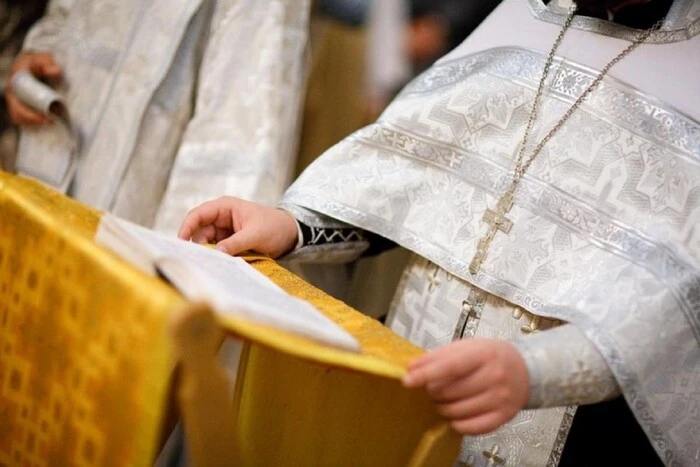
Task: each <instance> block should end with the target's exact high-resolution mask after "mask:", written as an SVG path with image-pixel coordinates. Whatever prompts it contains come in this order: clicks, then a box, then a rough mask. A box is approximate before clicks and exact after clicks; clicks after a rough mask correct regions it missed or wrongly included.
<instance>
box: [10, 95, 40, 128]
mask: <svg viewBox="0 0 700 467" xmlns="http://www.w3.org/2000/svg"><path fill="white" fill-rule="evenodd" d="M5 100H6V102H7V112H8V113H9V115H10V120H11V121H12V123H14V124H15V125H43V124H46V123H50V122H51V119H50V118H48V117H47V116H45V115H42V114H41V113H39V112H37V111H35V110H32V109H31V108H30V107H28V106H26V105H24V104H23V103H22V102H20V100H19V99H17V97H16V96H15V95H14V94H13V93H12V92H8V93H7V94H6V95H5Z"/></svg>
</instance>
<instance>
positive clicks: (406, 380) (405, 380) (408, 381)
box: [401, 373, 413, 386]
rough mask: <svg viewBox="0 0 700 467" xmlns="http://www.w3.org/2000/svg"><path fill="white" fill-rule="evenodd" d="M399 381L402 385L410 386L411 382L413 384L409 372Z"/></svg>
mask: <svg viewBox="0 0 700 467" xmlns="http://www.w3.org/2000/svg"><path fill="white" fill-rule="evenodd" d="M401 382H402V383H403V385H404V386H410V385H411V384H413V376H412V375H411V374H410V373H409V374H407V375H406V376H404V377H403V379H402V380H401Z"/></svg>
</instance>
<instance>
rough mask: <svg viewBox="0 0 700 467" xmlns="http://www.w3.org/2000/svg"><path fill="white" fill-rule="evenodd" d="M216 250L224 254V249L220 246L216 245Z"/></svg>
mask: <svg viewBox="0 0 700 467" xmlns="http://www.w3.org/2000/svg"><path fill="white" fill-rule="evenodd" d="M216 249H217V250H219V251H221V252H223V253H226V247H225V246H223V245H222V244H218V245H216Z"/></svg>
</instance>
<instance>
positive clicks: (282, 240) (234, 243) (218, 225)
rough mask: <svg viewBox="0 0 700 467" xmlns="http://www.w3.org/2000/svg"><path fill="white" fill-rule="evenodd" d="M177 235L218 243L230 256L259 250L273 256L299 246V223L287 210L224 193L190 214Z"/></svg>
mask: <svg viewBox="0 0 700 467" xmlns="http://www.w3.org/2000/svg"><path fill="white" fill-rule="evenodd" d="M178 237H180V238H181V239H183V240H192V241H193V242H197V243H216V248H217V249H218V250H221V251H223V252H225V253H228V254H230V255H237V254H239V253H242V252H244V251H248V250H250V251H256V252H258V253H262V254H264V255H268V256H270V257H272V258H277V257H279V256H282V255H283V254H285V253H287V252H289V251H290V250H291V249H292V248H294V246H295V245H296V242H297V238H298V232H297V224H296V221H295V220H294V217H292V215H291V214H289V213H288V212H286V211H283V210H281V209H274V208H269V207H266V206H262V205H260V204H256V203H251V202H250V201H244V200H242V199H238V198H231V197H228V196H224V197H222V198H218V199H215V200H213V201H208V202H206V203H204V204H202V205H200V206H198V207H196V208H194V209H193V210H192V211H190V212H189V213H188V214H187V217H186V218H185V220H184V222H183V223H182V226H181V227H180V232H179V233H178Z"/></svg>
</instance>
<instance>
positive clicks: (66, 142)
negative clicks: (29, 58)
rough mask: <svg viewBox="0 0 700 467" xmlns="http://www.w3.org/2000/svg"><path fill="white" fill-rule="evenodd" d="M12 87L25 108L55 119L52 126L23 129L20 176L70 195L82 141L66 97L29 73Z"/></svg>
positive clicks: (15, 78) (18, 76)
mask: <svg viewBox="0 0 700 467" xmlns="http://www.w3.org/2000/svg"><path fill="white" fill-rule="evenodd" d="M10 86H12V92H14V94H15V96H17V98H18V99H19V100H20V101H22V102H23V103H24V104H25V105H27V106H29V107H31V108H32V109H34V110H36V111H37V112H40V113H42V114H43V115H46V116H48V117H50V118H51V119H52V120H53V123H52V124H48V125H34V126H32V125H29V126H25V127H23V128H22V134H21V136H20V141H19V150H18V155H17V163H16V169H17V173H19V174H20V175H24V176H28V177H31V178H35V179H38V180H41V181H42V182H44V183H46V184H48V185H50V186H52V187H53V188H54V189H56V190H58V191H60V192H62V193H67V192H68V189H69V187H70V184H71V182H72V181H73V178H74V176H75V173H76V170H77V160H78V153H79V150H80V138H79V135H78V132H77V130H76V128H75V127H74V126H73V124H72V122H71V119H70V117H69V113H68V108H67V106H66V104H65V101H64V99H63V97H62V96H61V95H60V94H59V93H58V92H56V91H55V90H54V89H52V88H51V87H50V86H49V85H47V84H46V83H43V82H42V81H40V80H38V79H37V78H36V77H34V75H32V74H31V73H30V72H28V71H21V72H19V73H17V74H15V75H14V76H13V77H12V81H11V83H10Z"/></svg>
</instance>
